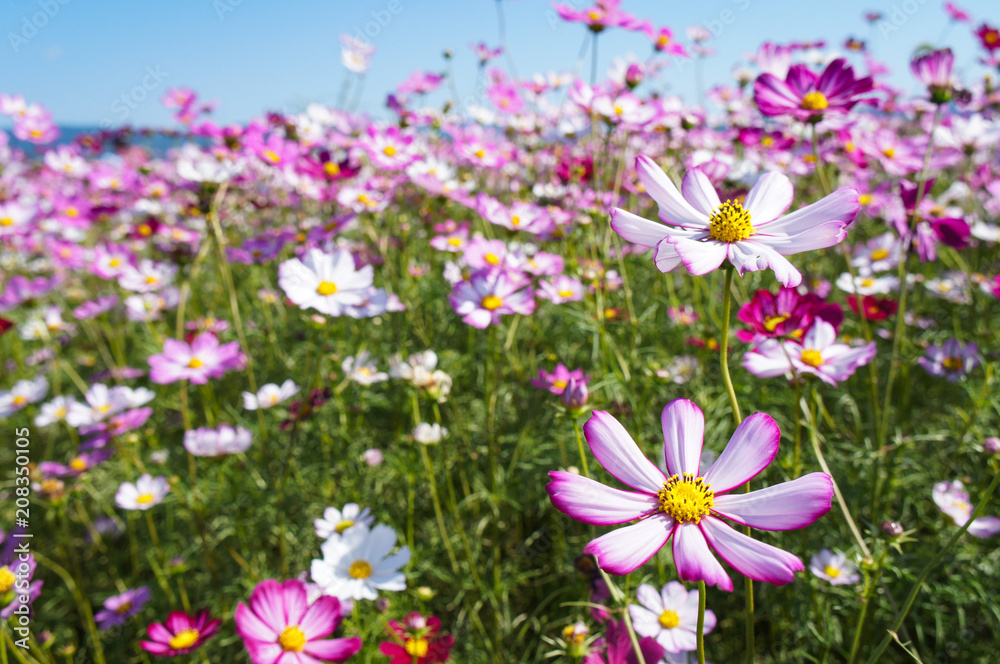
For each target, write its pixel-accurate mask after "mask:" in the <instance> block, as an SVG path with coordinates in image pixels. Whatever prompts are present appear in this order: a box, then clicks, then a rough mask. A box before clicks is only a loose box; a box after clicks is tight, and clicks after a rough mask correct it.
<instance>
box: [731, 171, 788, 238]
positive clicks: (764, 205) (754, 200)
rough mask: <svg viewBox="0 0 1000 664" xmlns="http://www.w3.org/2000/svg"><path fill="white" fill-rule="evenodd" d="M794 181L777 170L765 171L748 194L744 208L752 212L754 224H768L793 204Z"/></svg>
mask: <svg viewBox="0 0 1000 664" xmlns="http://www.w3.org/2000/svg"><path fill="white" fill-rule="evenodd" d="M793 193H794V189H793V188H792V181H791V180H789V179H788V177H787V176H785V175H783V174H781V173H778V172H776V171H768V172H767V173H764V174H763V175H762V176H760V178H758V180H757V182H755V183H754V185H753V187H751V188H750V193H748V194H747V198H746V202H745V203H744V204H743V207H744V209H746V210H747V211H748V212H749V213H750V223H751V225H753V226H759V225H761V224H766V223H767V222H769V221H773V220H775V219H777V218H778V216H779V215H781V214H783V213H784V211H785V210H787V209H788V206H789V205H791V204H792V195H793Z"/></svg>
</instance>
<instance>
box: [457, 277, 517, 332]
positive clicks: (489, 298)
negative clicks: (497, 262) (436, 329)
mask: <svg viewBox="0 0 1000 664" xmlns="http://www.w3.org/2000/svg"><path fill="white" fill-rule="evenodd" d="M530 284H531V280H530V279H528V278H527V277H526V276H524V275H523V274H520V273H517V272H512V271H508V270H503V269H500V268H487V269H483V270H478V271H476V272H474V273H473V274H472V276H471V277H470V278H469V280H468V281H460V282H459V283H457V284H455V288H454V290H453V291H452V294H451V296H450V297H449V299H450V301H451V306H452V308H454V310H455V313H457V314H458V315H460V316H462V320H463V321H464V322H465V323H468V324H469V325H471V326H473V327H477V328H479V329H485V328H487V327H489V326H490V325H496V324H497V323H499V322H500V317H501V316H502V315H505V314H521V315H523V316H529V315H531V314H532V313H533V312H534V311H535V299H534V297H533V296H534V291H533V290H532V288H531V285H530Z"/></svg>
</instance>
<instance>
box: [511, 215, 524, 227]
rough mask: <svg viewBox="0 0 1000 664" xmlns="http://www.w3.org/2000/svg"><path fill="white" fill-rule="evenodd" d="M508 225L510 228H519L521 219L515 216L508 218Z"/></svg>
mask: <svg viewBox="0 0 1000 664" xmlns="http://www.w3.org/2000/svg"><path fill="white" fill-rule="evenodd" d="M510 225H511V226H520V225H521V218H520V217H519V216H517V215H516V214H515V215H514V216H513V217H511V218H510Z"/></svg>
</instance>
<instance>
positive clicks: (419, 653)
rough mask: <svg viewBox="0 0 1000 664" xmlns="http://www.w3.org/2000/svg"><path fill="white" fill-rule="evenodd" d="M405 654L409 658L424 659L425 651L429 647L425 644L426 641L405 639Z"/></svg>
mask: <svg viewBox="0 0 1000 664" xmlns="http://www.w3.org/2000/svg"><path fill="white" fill-rule="evenodd" d="M403 647H404V648H406V654H407V655H409V656H410V657H426V656H427V651H428V650H429V649H430V645H429V644H428V643H427V639H423V638H421V639H407V640H406V645H405V646H403Z"/></svg>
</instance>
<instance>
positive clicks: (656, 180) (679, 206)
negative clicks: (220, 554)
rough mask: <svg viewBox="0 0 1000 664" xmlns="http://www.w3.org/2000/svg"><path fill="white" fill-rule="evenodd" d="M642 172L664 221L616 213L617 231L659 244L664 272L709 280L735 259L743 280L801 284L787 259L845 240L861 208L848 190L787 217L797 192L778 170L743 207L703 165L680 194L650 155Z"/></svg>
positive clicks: (641, 160) (640, 162)
mask: <svg viewBox="0 0 1000 664" xmlns="http://www.w3.org/2000/svg"><path fill="white" fill-rule="evenodd" d="M635 168H636V171H637V172H638V175H639V180H640V182H642V184H643V185H644V187H645V189H646V191H647V192H648V193H649V195H650V196H652V198H653V200H654V201H656V203H657V204H658V205H659V208H660V212H659V217H660V220H661V221H662V222H663V223H662V224H660V223H656V222H654V221H649V220H648V219H643V218H642V217H639V216H636V215H634V214H632V213H631V212H627V211H625V210H622V209H620V208H613V209H612V211H611V227H612V228H613V229H614V230H615V232H616V233H618V234H619V235H620V236H622V237H623V238H625V239H626V240H628V241H629V242H633V243H635V244H638V245H641V246H645V247H656V252H655V255H654V262H655V264H656V267H657V268H659V270H660V271H661V272H669V271H670V270H672V269H674V268H675V267H677V266H678V265H679V264H680V263H682V262H683V263H684V265H685V267H687V269H688V270H689V271H690V272H691V274H695V275H704V274H708V273H709V272H712V271H713V270H716V269H718V268H719V267H720V266H721V265H722V263H723V262H724V261H726V260H727V259H728V261H729V262H730V263H731V264H732V265H733V266H735V268H736V270H737V272H739V274H740V275H741V276H742V275H743V273H744V272H756V271H758V270H766V269H771V270H774V273H775V276H776V277H777V278H778V281H780V282H781V283H782V284H783V285H785V286H788V287H792V286H798V285H799V283H801V281H802V275H801V274H800V273H799V271H798V270H797V269H795V266H793V265H792V264H791V263H790V262H789V261H788V260H787V259H786V258H785V256H790V255H792V254H797V253H800V252H803V251H811V250H814V249H822V248H824V247H831V246H833V245H835V244H837V243H839V242H841V241H842V240H843V239H844V238H845V237H847V226H848V225H849V224H850V223H851V222H852V221H853V220H854V217H855V216H856V215H857V213H858V210H859V209H860V205H859V204H858V192H857V191H855V190H854V189H851V188H849V187H843V188H841V189H838V190H837V191H835V192H833V193H832V194H830V195H829V196H826V197H825V198H822V199H820V200H819V201H817V202H815V203H813V204H811V205H807V206H806V207H804V208H800V209H799V210H796V211H795V212H792V213H791V214H787V215H784V216H782V215H783V213H784V212H785V210H787V209H788V207H789V206H790V205H791V203H792V194H793V188H792V183H791V181H790V180H789V179H788V178H787V177H786V176H784V175H782V174H781V173H777V172H774V171H770V172H767V173H765V174H764V175H762V176H761V177H760V178H759V179H758V180H757V182H756V183H754V185H753V187H752V188H751V189H750V192H749V193H748V194H747V196H746V200H745V201H744V203H745V207H744V203H740V202H739V201H732V200H727V201H726V202H725V203H722V202H721V201H720V200H719V195H718V194H717V193H716V191H715V188H714V187H713V186H712V183H711V181H710V180H709V179H708V176H707V175H705V173H704V172H703V171H701V170H700V169H699V168H694V169H691V170H689V171H688V172H687V175H685V176H684V182H683V185H682V187H681V190H680V191H678V190H677V187H676V186H675V185H674V183H673V182H671V180H670V178H668V177H667V175H666V173H664V172H663V170H662V169H660V167H659V166H657V165H656V163H654V162H653V160H652V159H650V158H649V157H646V156H644V155H640V156H639V157H637V158H636V161H635Z"/></svg>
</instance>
